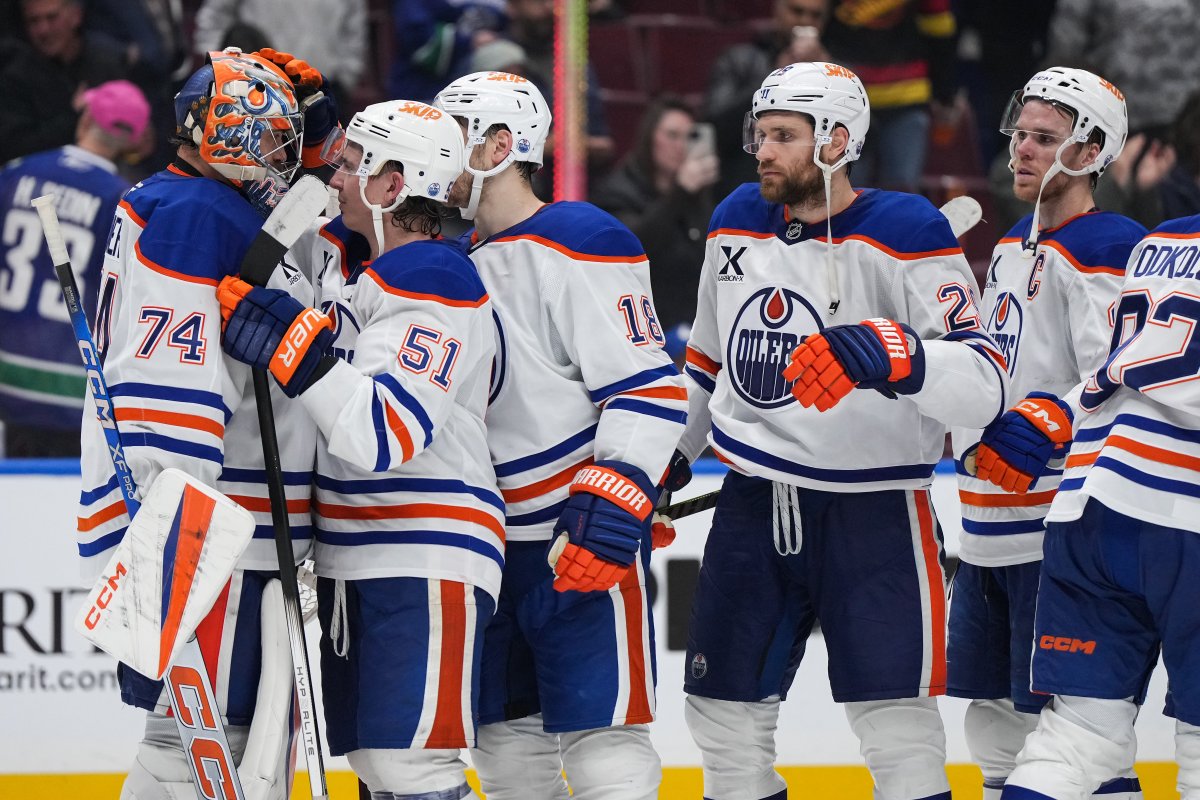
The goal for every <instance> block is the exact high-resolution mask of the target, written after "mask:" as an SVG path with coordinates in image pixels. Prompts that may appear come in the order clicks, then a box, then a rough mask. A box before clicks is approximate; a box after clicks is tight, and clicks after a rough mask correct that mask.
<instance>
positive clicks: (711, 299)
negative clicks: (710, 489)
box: [681, 184, 1007, 492]
mask: <svg viewBox="0 0 1200 800" xmlns="http://www.w3.org/2000/svg"><path fill="white" fill-rule="evenodd" d="M832 225H833V250H834V252H833V258H834V265H835V270H836V273H837V282H838V284H839V286H840V295H841V298H840V304H839V305H838V307H837V310H836V313H834V314H830V313H829V306H830V305H831V303H830V294H831V292H830V283H831V281H830V275H829V271H828V269H827V266H826V247H827V246H828V245H827V244H826V238H825V237H826V223H825V221H824V220H822V221H821V222H820V223H817V224H815V225H802V224H801V223H800V222H798V221H793V220H791V219H789V218H788V214H787V209H786V207H785V206H782V205H778V204H774V203H768V202H767V201H766V200H764V199H763V198H762V196H761V195H760V193H759V188H758V185H757V184H744V185H743V186H741V187H739V188H738V189H736V190H735V191H734V192H733V193H732V194H730V196H729V197H728V198H726V199H725V200H724V201H723V202H722V203H721V205H720V206H718V207H717V210H716V212H714V214H713V218H712V223H711V224H710V226H709V232H708V245H707V251H706V254H705V258H704V268H703V272H702V273H701V276H700V294H699V301H698V309H697V312H696V324H695V325H694V326H693V327H692V336H691V339H690V340H689V342H688V353H687V368H686V374H687V376H688V378H689V379H690V380H689V387H688V388H689V392H690V395H691V396H690V400H691V402H690V406H689V412H688V413H689V418H688V426H687V432H686V433H685V435H684V439H683V441H682V443H681V449H682V450H683V452H684V453H685V454H686V455H687V456H688V457H689V458H695V457H696V456H697V455H698V454H699V453H700V451H701V450H703V448H704V444H705V440H706V439H705V437H706V436H707V441H708V442H710V443H711V444H712V446H713V449H714V450H715V451H716V453H717V456H718V457H719V458H720V459H721V460H723V461H725V462H726V463H728V464H729V465H730V466H732V467H733V468H734V469H736V470H738V471H739V472H743V473H746V474H748V475H755V476H758V477H763V478H770V479H771V480H776V481H782V482H785V483H791V484H795V485H798V486H807V487H810V488H815V489H823V490H827V491H835V492H865V491H875V490H880V489H902V488H904V489H907V488H917V487H923V486H928V485H929V484H930V483H931V481H932V479H933V469H934V466H935V465H936V464H937V462H938V460H939V459H940V458H941V455H942V450H943V447H944V443H945V434H946V425H948V424H958V425H977V426H982V425H985V424H987V423H988V422H990V421H991V420H992V419H993V418H994V417H995V416H996V415H997V414H998V413H999V412H1000V411H1001V410H1002V409H1003V408H1004V403H1005V385H1006V380H1007V378H1006V375H1005V373H1004V370H1003V366H1002V361H1003V359H1002V358H1001V357H1000V355H999V353H998V352H997V351H996V349H995V345H994V344H993V343H992V341H991V340H990V339H989V338H988V337H987V336H986V335H985V334H984V333H983V332H982V331H981V326H980V322H979V314H978V310H977V307H976V289H975V279H974V277H973V276H972V274H971V270H970V267H969V266H968V265H967V260H966V258H965V257H964V256H963V253H962V249H961V248H960V247H959V246H958V242H957V240H955V238H954V234H953V233H952V232H951V230H950V226H949V224H948V223H947V222H946V219H945V217H943V216H942V215H941V214H940V213H938V210H937V209H936V208H934V207H933V205H932V204H930V203H929V202H928V201H927V200H925V199H923V198H920V197H917V196H915V195H908V194H901V193H897V192H884V191H878V190H875V189H864V190H861V191H859V192H858V194H857V197H856V199H855V200H854V202H853V203H851V205H850V206H849V207H848V208H847V209H846V210H844V211H842V212H841V213H839V214H837V215H835V216H834V217H833V219H832ZM871 317H886V318H889V319H894V320H896V321H898V322H903V323H906V324H908V325H909V326H911V327H912V328H913V329H914V330H915V331H916V333H917V335H918V336H920V337H921V339H922V341H923V343H924V349H925V359H926V376H925V382H924V385H923V388H922V389H921V391H919V392H917V393H915V394H912V395H904V396H900V397H899V399H895V400H893V399H888V398H886V397H884V396H883V395H882V394H880V393H878V392H874V391H865V390H855V391H853V392H851V393H850V394H849V395H848V396H847V397H845V398H844V399H843V400H842V401H841V402H840V403H838V404H837V405H836V406H834V407H833V408H832V409H830V410H829V411H826V412H823V413H822V412H819V411H817V410H816V409H815V408H804V407H802V406H800V404H799V403H797V402H796V399H795V397H793V395H792V393H791V383H790V382H788V381H785V380H784V379H783V376H782V374H781V373H782V371H783V369H784V367H786V366H787V364H788V359H789V356H790V354H791V351H792V349H793V348H794V347H795V346H796V344H797V343H798V342H800V341H801V340H802V339H803V338H804V337H805V336H808V335H810V334H814V333H817V332H819V331H821V330H822V329H824V328H826V327H829V326H832V325H842V324H855V323H858V322H861V321H862V320H864V319H868V318H871ZM710 415H711V417H710Z"/></svg>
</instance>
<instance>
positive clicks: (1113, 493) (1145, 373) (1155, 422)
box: [1046, 216, 1200, 533]
mask: <svg viewBox="0 0 1200 800" xmlns="http://www.w3.org/2000/svg"><path fill="white" fill-rule="evenodd" d="M1114 320H1115V323H1116V324H1115V332H1114V334H1113V347H1112V349H1111V351H1110V352H1109V354H1108V358H1107V359H1106V360H1105V362H1104V364H1103V365H1102V366H1101V367H1100V368H1099V369H1098V370H1097V371H1096V372H1095V373H1094V374H1093V375H1092V376H1090V377H1089V378H1088V380H1087V381H1086V383H1085V384H1084V385H1083V387H1082V388H1081V389H1079V390H1077V391H1076V392H1075V393H1074V394H1075V398H1073V399H1074V400H1075V402H1074V403H1073V405H1074V408H1075V441H1074V443H1073V444H1072V446H1071V452H1070V454H1069V455H1068V457H1067V463H1066V471H1065V472H1064V473H1063V476H1062V482H1061V483H1060V484H1059V488H1058V494H1057V495H1056V496H1055V498H1054V503H1053V505H1052V506H1051V508H1050V513H1049V514H1047V515H1046V521H1047V522H1067V521H1070V520H1074V519H1078V518H1079V516H1080V514H1082V512H1083V507H1084V505H1085V503H1086V502H1087V499H1088V498H1089V497H1094V498H1095V499H1096V500H1098V501H1099V502H1101V503H1103V504H1104V505H1105V506H1107V507H1108V508H1111V509H1113V510H1114V511H1117V512H1119V513H1121V514H1125V515H1127V516H1130V517H1134V518H1136V519H1141V520H1146V521H1147V522H1151V523H1154V524H1156V525H1164V526H1168V527H1171V528H1182V529H1184V530H1189V531H1195V532H1197V533H1200V392H1198V391H1197V384H1196V380H1197V374H1198V373H1200V369H1198V366H1197V365H1200V334H1198V330H1200V216H1194V217H1185V218H1183V219H1178V220H1171V221H1169V222H1165V223H1163V224H1162V225H1160V226H1159V227H1157V228H1155V229H1154V230H1153V231H1151V232H1150V233H1149V234H1148V235H1147V236H1146V238H1144V239H1143V240H1142V241H1141V242H1140V243H1139V244H1138V245H1137V247H1135V248H1134V250H1133V253H1132V254H1131V255H1130V257H1129V261H1128V265H1127V267H1126V273H1125V282H1124V284H1123V285H1122V287H1121V295H1120V298H1119V299H1118V301H1117V307H1116V311H1115V314H1114Z"/></svg>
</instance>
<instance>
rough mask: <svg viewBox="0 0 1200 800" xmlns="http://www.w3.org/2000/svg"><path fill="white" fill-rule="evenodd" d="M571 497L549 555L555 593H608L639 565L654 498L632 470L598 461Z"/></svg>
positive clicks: (638, 473)
mask: <svg viewBox="0 0 1200 800" xmlns="http://www.w3.org/2000/svg"><path fill="white" fill-rule="evenodd" d="M570 493H571V495H570V498H569V499H568V500H567V506H566V508H564V509H563V512H562V514H561V515H559V518H558V522H557V523H556V524H555V526H554V531H555V539H554V541H553V542H552V543H551V545H550V551H549V552H548V554H547V560H548V561H549V562H550V566H551V567H552V568H553V569H554V574H555V576H556V578H555V581H554V588H555V589H556V590H558V591H560V592H566V591H578V592H591V591H607V590H608V589H611V588H612V587H613V586H614V585H616V584H617V583H618V582H619V581H620V580H621V579H622V578H624V577H625V573H627V572H628V571H629V568H630V566H632V564H633V562H634V561H635V560H636V559H637V557H638V553H639V551H640V550H641V545H642V539H643V537H644V536H645V535H646V533H647V528H648V527H649V520H650V514H651V512H652V511H653V509H654V498H655V497H656V496H657V494H658V492H657V491H655V489H654V485H653V484H652V483H651V482H650V479H649V478H648V477H647V476H646V473H644V472H642V471H641V470H640V469H638V468H637V467H635V466H633V465H632V464H626V463H624V462H623V461H597V462H596V463H595V464H593V465H592V466H590V467H584V468H583V469H581V470H579V473H578V474H577V475H576V476H575V480H574V481H573V482H572V483H571V489H570Z"/></svg>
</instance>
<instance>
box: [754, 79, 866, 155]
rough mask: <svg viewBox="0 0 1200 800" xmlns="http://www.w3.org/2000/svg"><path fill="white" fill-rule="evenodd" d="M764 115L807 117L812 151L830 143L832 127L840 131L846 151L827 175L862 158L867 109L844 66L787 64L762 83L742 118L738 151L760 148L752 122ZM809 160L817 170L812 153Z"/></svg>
mask: <svg viewBox="0 0 1200 800" xmlns="http://www.w3.org/2000/svg"><path fill="white" fill-rule="evenodd" d="M768 111H796V112H799V113H801V114H806V115H808V116H809V117H811V118H812V120H813V134H814V135H815V136H816V142H817V147H816V148H815V150H816V151H819V150H820V148H821V146H822V145H826V144H829V143H830V142H831V141H833V137H832V134H833V129H834V128H835V127H837V126H838V125H841V126H842V127H844V128H845V129H846V133H847V134H848V136H849V141H848V142H847V143H846V152H845V154H844V155H843V156H842V158H841V159H839V160H838V163H836V164H834V165H832V166H831V167H830V170H835V169H837V168H838V167H841V166H842V165H843V164H846V163H848V162H850V161H854V160H856V159H857V158H858V157H859V156H860V155H862V148H863V143H864V142H865V141H866V138H867V129H868V128H869V127H870V126H871V104H870V103H869V102H868V100H867V90H866V89H865V88H864V87H863V84H862V81H861V80H859V79H858V76H857V75H855V74H854V73H853V72H851V71H850V70H848V69H846V68H845V67H843V66H841V65H839V64H829V63H826V62H824V61H813V62H806V63H798V64H788V65H787V66H786V67H781V68H779V69H777V70H775V71H774V72H772V73H771V74H770V75H768V76H767V77H766V78H765V79H764V80H763V82H762V85H761V86H760V87H759V88H758V90H757V91H756V92H755V93H754V99H753V102H752V105H751V110H750V112H749V114H748V115H747V117H746V127H745V136H744V138H743V146H744V149H745V150H746V151H747V152H749V153H753V152H756V151H757V150H758V147H759V145H760V144H761V139H760V138H759V136H758V133H757V121H758V117H759V115H761V114H765V113H766V112H768ZM813 160H814V161H816V162H817V164H818V166H820V161H819V156H818V155H817V152H814V154H813Z"/></svg>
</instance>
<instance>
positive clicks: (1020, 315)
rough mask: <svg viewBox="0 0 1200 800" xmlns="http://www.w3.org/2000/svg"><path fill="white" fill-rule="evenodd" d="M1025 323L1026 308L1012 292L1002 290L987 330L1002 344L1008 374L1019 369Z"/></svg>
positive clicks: (997, 342) (1001, 349) (1001, 350)
mask: <svg viewBox="0 0 1200 800" xmlns="http://www.w3.org/2000/svg"><path fill="white" fill-rule="evenodd" d="M1024 325H1025V309H1023V308H1022V307H1021V303H1020V301H1018V300H1017V296H1016V295H1015V294H1013V293H1012V292H1001V293H1000V296H999V297H997V298H996V307H995V308H993V309H992V317H991V319H989V320H988V324H987V330H988V333H989V334H991V336H992V339H994V340H995V341H996V344H998V345H999V346H1000V353H1001V354H1002V355H1003V356H1004V360H1005V362H1007V364H1008V374H1009V375H1012V374H1013V373H1015V372H1016V369H1017V356H1018V355H1019V351H1020V347H1021V328H1022V327H1024Z"/></svg>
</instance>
